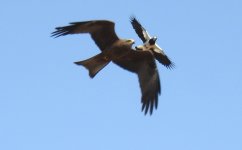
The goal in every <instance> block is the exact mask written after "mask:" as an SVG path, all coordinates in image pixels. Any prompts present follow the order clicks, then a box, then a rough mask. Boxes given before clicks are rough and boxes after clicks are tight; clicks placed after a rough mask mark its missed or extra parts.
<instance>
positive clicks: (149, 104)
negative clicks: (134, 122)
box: [114, 50, 161, 114]
mask: <svg viewBox="0 0 242 150" xmlns="http://www.w3.org/2000/svg"><path fill="white" fill-rule="evenodd" d="M114 63H116V64H117V65H119V66H120V67H122V68H124V69H126V70H129V71H131V72H134V73H137V75H138V78H139V83H140V88H141V93H142V99H141V102H142V111H144V113H145V114H147V112H148V111H149V112H150V114H152V112H153V109H154V108H155V109H157V107H158V95H159V94H160V91H161V87H160V79H159V74H158V70H157V67H156V63H155V60H154V56H153V54H152V52H150V51H135V50H131V51H130V52H129V53H128V54H127V56H125V57H123V58H122V59H120V60H118V61H114Z"/></svg>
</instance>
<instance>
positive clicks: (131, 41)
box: [126, 40, 134, 43]
mask: <svg viewBox="0 0 242 150" xmlns="http://www.w3.org/2000/svg"><path fill="white" fill-rule="evenodd" d="M126 42H128V43H134V40H127V41H126Z"/></svg>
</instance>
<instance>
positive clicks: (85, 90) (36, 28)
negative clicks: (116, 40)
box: [0, 0, 242, 150]
mask: <svg viewBox="0 0 242 150" xmlns="http://www.w3.org/2000/svg"><path fill="white" fill-rule="evenodd" d="M241 8H242V1H241V0H229V1H228V0H197V1H194V0H183V1H181V0H169V1H164V0H159V1H155V0H153V1H144V0H139V1H138V0H129V1H114V0H88V1H87V0H81V1H80V0H68V1H59V0H58V1H57V0H52V1H47V0H45V1H43V0H23V1H16V0H15V1H13V0H1V1H0V18H1V22H0V39H1V43H0V69H1V72H0V149H1V150H85V149H86V150H178V149H179V150H214V149H218V150H241V149H242V19H241V16H242V9H241ZM131 15H135V16H136V17H137V18H138V20H139V21H140V22H141V24H142V25H143V26H144V27H145V28H146V29H147V30H148V31H149V33H150V34H151V35H155V36H157V37H158V41H157V42H158V44H159V45H160V47H162V48H163V49H165V52H166V53H167V55H168V56H169V57H170V58H171V59H172V61H173V62H174V63H175V64H176V68H175V69H173V70H167V69H166V68H165V67H163V66H162V65H161V64H158V63H157V65H158V69H159V74H160V78H161V84H162V94H161V95H160V96H159V107H158V110H156V111H154V113H153V115H152V116H149V115H147V116H144V114H143V113H142V112H141V103H140V97H141V93H140V89H139V84H138V79H137V76H136V75H135V74H132V73H129V72H127V71H125V70H123V69H121V68H119V67H118V66H116V65H114V64H112V63H111V64H109V65H108V66H107V67H106V68H105V69H103V70H102V71H101V72H100V73H99V74H98V75H97V76H96V77H95V78H94V79H90V78H89V76H88V72H87V70H86V69H85V68H83V67H81V66H76V65H74V64H73V62H74V61H78V60H83V59H87V58H89V57H91V56H93V55H95V54H98V53H99V52H100V51H99V49H98V47H97V46H96V45H95V44H94V42H93V41H92V39H91V38H90V36H89V35H87V34H86V35H70V36H65V37H60V38H57V39H54V38H52V37H50V33H51V32H53V31H54V28H55V27H57V26H64V25H68V23H69V22H74V21H87V20H93V19H108V20H112V21H114V22H115V23H116V26H115V29H116V32H117V34H118V36H119V37H120V38H133V39H135V40H136V45H139V44H141V40H140V39H139V38H138V36H137V35H136V34H135V32H134V30H133V29H132V26H131V24H130V22H129V17H130V16H131Z"/></svg>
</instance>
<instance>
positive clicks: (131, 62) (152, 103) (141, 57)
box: [52, 20, 160, 114]
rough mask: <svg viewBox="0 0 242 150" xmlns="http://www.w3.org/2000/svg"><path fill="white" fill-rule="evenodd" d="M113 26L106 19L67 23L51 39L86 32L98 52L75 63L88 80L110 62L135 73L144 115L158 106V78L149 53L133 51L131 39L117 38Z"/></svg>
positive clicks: (154, 64) (58, 28)
mask: <svg viewBox="0 0 242 150" xmlns="http://www.w3.org/2000/svg"><path fill="white" fill-rule="evenodd" d="M114 26H115V24H114V23H113V22H111V21H108V20H94V21H85V22H74V23H70V25H69V26H64V27H57V28H56V31H54V32H53V33H52V36H54V37H59V36H64V35H68V34H78V33H89V34H90V35H91V37H92V39H93V40H94V41H95V43H96V44H97V46H98V47H99V49H100V50H101V53H99V54H97V55H96V56H93V57H91V58H89V59H87V60H83V61H78V62H75V64H77V65H82V66H84V67H85V68H87V69H88V71H89V76H90V77H91V78H93V77H95V75H96V74H97V73H98V72H99V71H100V70H101V69H103V68H104V67H105V66H106V65H107V64H108V63H109V62H110V61H112V62H114V63H115V64H117V65H118V66H120V67H121V68H123V69H125V70H128V71H131V72H133V73H136V74H137V75H138V78H139V83H140V88H141V93H142V97H141V102H142V111H144V113H145V114H147V112H148V111H149V112H150V114H152V112H153V109H154V108H156V109H157V106H158V95H159V94H160V79H159V74H158V71H157V67H156V63H155V59H154V55H153V53H152V51H137V50H134V49H132V45H133V44H134V40H132V39H119V38H118V36H117V35H116V33H115V30H114Z"/></svg>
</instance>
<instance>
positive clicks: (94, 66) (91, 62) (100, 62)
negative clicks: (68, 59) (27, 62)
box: [74, 53, 111, 78]
mask: <svg viewBox="0 0 242 150" xmlns="http://www.w3.org/2000/svg"><path fill="white" fill-rule="evenodd" d="M110 61H111V59H109V58H108V57H107V56H105V55H104V54H103V53H100V54H98V55H96V56H93V57H91V58H89V59H86V60H83V61H78V62H74V63H75V64H77V65H82V66H84V67H85V68H87V70H88V71H89V76H90V77H91V78H94V76H95V75H96V74H97V73H98V72H99V71H100V70H102V69H103V68H104V67H105V66H106V65H107V64H108V63H109V62H110Z"/></svg>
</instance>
